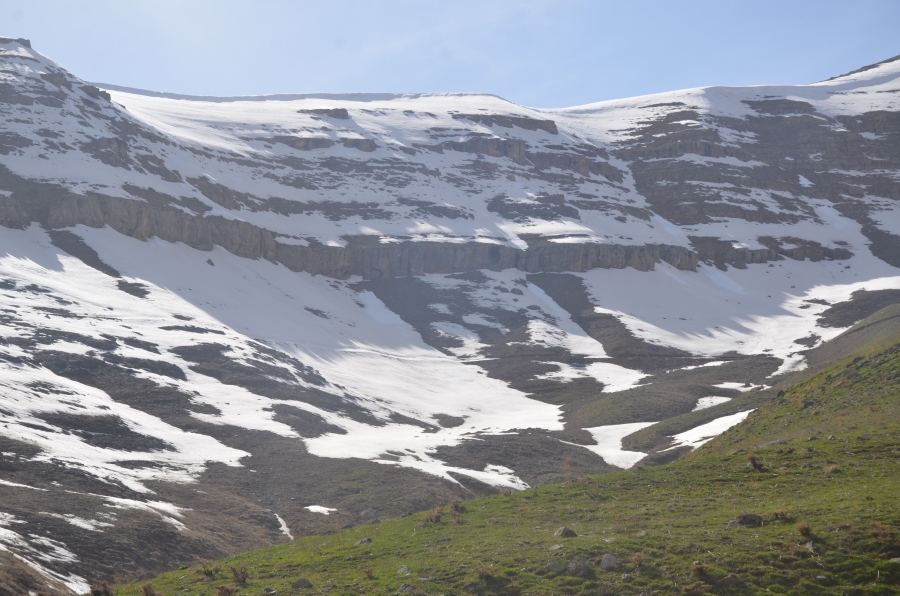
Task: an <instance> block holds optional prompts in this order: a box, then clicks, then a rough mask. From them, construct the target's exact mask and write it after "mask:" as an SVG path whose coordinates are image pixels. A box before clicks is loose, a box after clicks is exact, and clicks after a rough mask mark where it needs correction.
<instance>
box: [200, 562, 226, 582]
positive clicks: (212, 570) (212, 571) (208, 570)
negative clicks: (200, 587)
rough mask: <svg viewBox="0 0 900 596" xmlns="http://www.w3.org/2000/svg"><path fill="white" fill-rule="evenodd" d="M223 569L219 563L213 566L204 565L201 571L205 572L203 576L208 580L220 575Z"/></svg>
mask: <svg viewBox="0 0 900 596" xmlns="http://www.w3.org/2000/svg"><path fill="white" fill-rule="evenodd" d="M221 571H222V568H221V567H219V566H218V565H214V566H212V567H207V566H205V565H204V566H203V567H202V568H201V569H200V573H202V574H203V577H205V578H206V580H207V581H212V580H214V579H215V578H216V576H217V575H219V572H221Z"/></svg>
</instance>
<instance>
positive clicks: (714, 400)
mask: <svg viewBox="0 0 900 596" xmlns="http://www.w3.org/2000/svg"><path fill="white" fill-rule="evenodd" d="M730 401H731V398H730V397H718V396H715V395H711V396H709V397H701V398H700V399H698V400H697V405H696V406H694V409H693V410H691V411H692V412H696V411H697V410H705V409H706V408H711V407H713V406H717V405H719V404H724V403H728V402H730Z"/></svg>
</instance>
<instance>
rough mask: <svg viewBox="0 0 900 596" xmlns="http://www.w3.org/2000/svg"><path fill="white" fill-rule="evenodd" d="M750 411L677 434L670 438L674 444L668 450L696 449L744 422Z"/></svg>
mask: <svg viewBox="0 0 900 596" xmlns="http://www.w3.org/2000/svg"><path fill="white" fill-rule="evenodd" d="M752 411H753V410H745V411H743V412H738V413H736V414H730V415H728V416H722V417H721V418H716V419H715V420H713V421H711V422H707V423H706V424H701V425H700V426H697V427H694V428H692V429H690V430H686V431H684V432H683V433H678V434H677V435H674V436H673V437H672V440H673V441H674V442H675V443H674V444H673V445H672V446H671V447H669V449H675V448H676V447H683V446H685V445H688V446H690V447H691V448H693V449H696V448H697V447H699V446H700V445H703V444H704V443H707V442H709V441H711V440H712V439H714V438H716V437H717V436H719V435H720V434H722V433H723V432H725V431H726V430H728V429H729V428H731V427H732V426H734V425H735V424H738V423H739V422H741V421H742V420H744V418H746V417H747V416H749V415H750V413H751V412H752ZM667 451H668V449H667Z"/></svg>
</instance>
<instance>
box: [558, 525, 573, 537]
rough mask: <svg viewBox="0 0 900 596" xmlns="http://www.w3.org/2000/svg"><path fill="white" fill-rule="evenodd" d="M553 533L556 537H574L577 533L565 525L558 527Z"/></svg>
mask: <svg viewBox="0 0 900 596" xmlns="http://www.w3.org/2000/svg"><path fill="white" fill-rule="evenodd" d="M553 535H554V536H556V537H558V538H574V537H575V536H578V534H576V533H575V530H570V529H569V528H567V527H565V526H563V527H561V528H560V529H558V530H557V531H556V532H554V533H553Z"/></svg>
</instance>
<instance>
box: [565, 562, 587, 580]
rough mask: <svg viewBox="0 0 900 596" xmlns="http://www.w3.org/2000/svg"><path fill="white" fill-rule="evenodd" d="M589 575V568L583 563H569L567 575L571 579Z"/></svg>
mask: <svg viewBox="0 0 900 596" xmlns="http://www.w3.org/2000/svg"><path fill="white" fill-rule="evenodd" d="M590 574H591V566H590V565H588V564H587V562H585V561H572V562H571V563H569V575H571V576H572V577H587V576H589V575H590Z"/></svg>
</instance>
